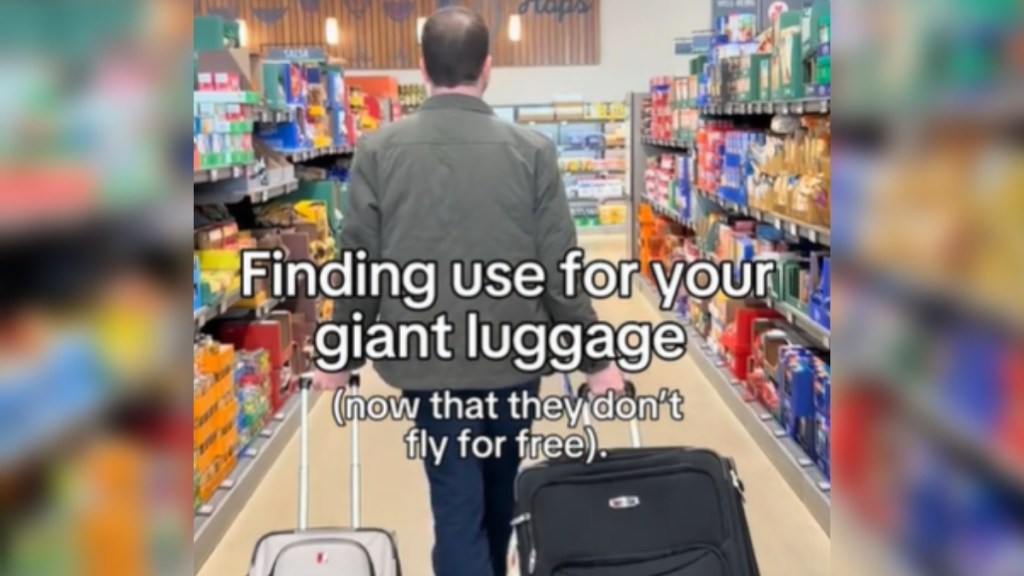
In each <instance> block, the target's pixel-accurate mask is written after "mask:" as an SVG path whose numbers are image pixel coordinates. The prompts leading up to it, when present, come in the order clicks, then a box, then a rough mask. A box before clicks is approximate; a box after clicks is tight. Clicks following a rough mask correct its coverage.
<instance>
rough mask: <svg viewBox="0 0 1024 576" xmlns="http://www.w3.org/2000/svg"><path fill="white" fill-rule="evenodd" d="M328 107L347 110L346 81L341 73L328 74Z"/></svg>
mask: <svg viewBox="0 0 1024 576" xmlns="http://www.w3.org/2000/svg"><path fill="white" fill-rule="evenodd" d="M327 107H328V108H330V109H339V110H341V109H344V108H345V80H344V78H343V77H342V75H341V73H340V72H328V73H327Z"/></svg>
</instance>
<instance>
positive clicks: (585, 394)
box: [565, 376, 644, 448]
mask: <svg viewBox="0 0 1024 576" xmlns="http://www.w3.org/2000/svg"><path fill="white" fill-rule="evenodd" d="M565 386H566V388H567V389H568V390H570V391H571V390H572V388H571V386H570V385H569V377H568V376H566V377H565ZM576 395H577V397H579V398H582V399H583V400H584V402H585V403H586V406H585V407H584V409H583V424H584V425H586V426H590V427H593V422H592V420H591V417H590V386H588V385H587V383H586V382H584V383H583V384H580V387H579V389H578V390H577V392H576ZM625 395H626V396H628V397H630V398H636V386H635V385H634V384H633V383H632V382H630V381H629V380H626V389H625ZM629 444H630V446H632V447H633V448H642V447H643V445H644V443H643V438H641V436H640V421H639V420H637V419H636V418H633V419H631V420H630V421H629Z"/></svg>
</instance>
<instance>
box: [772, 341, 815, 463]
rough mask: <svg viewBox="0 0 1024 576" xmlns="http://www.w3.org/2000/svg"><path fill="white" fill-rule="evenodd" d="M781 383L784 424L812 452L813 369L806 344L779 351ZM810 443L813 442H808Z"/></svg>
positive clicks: (791, 434)
mask: <svg viewBox="0 0 1024 576" xmlns="http://www.w3.org/2000/svg"><path fill="white" fill-rule="evenodd" d="M778 370H779V372H780V373H779V374H778V377H779V383H780V384H781V385H782V394H781V400H782V403H783V404H784V406H785V408H784V410H785V413H786V414H785V416H784V418H783V423H782V424H783V426H785V427H786V432H787V433H788V434H789V435H790V437H791V438H793V439H794V440H796V441H797V442H799V443H800V444H801V445H802V446H804V447H805V448H812V450H810V451H809V453H810V454H813V453H814V452H813V443H814V442H813V434H811V435H810V436H811V437H810V438H808V434H809V433H810V432H811V426H809V424H811V422H810V421H811V420H812V419H813V418H814V376H813V374H814V373H813V371H812V369H811V352H810V351H809V350H807V349H805V348H798V347H786V348H782V349H781V350H780V351H779V367H778ZM807 444H810V445H811V446H807Z"/></svg>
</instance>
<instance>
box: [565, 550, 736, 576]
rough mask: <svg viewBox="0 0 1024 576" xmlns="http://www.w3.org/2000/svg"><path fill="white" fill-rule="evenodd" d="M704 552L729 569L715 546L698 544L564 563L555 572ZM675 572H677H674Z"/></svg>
mask: <svg viewBox="0 0 1024 576" xmlns="http://www.w3.org/2000/svg"><path fill="white" fill-rule="evenodd" d="M698 550H703V551H706V552H708V553H710V554H711V555H712V556H714V557H715V559H717V560H718V562H719V563H720V564H721V565H722V566H723V567H728V566H729V563H728V561H727V560H726V558H725V554H723V553H722V551H721V550H720V549H718V548H716V547H715V546H710V545H706V544H698V545H696V546H688V547H686V548H681V549H678V550H669V551H666V552H657V553H653V554H651V553H647V554H634V555H631V556H623V557H619V558H608V559H602V560H579V561H575V562H564V563H562V564H559V565H558V566H556V567H555V569H554V572H558V571H560V570H563V569H565V568H616V567H629V566H630V565H631V564H636V563H638V562H653V561H656V560H662V559H665V558H671V557H673V556H678V555H680V554H686V553H688V552H696V551H698ZM673 572H675V570H673Z"/></svg>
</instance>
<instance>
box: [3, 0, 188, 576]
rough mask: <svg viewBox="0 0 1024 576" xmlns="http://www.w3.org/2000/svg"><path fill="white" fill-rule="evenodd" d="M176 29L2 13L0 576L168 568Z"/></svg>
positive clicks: (173, 524) (181, 391)
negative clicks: (8, 575) (0, 575)
mask: <svg viewBox="0 0 1024 576" xmlns="http://www.w3.org/2000/svg"><path fill="white" fill-rule="evenodd" d="M189 18H190V16H189V13H187V12H185V5H184V3H178V2H169V1H162V0H161V1H159V2H153V1H149V2H142V1H134V0H96V1H92V0H90V1H86V2H72V1H55V2H46V3H38V2H29V1H24V0H12V1H11V2H4V3H2V4H0V78H2V80H0V270H2V273H0V518H3V522H0V525H2V528H0V540H2V541H0V550H2V552H0V574H12V575H15V574H16V575H19V576H20V575H25V576H36V575H39V576H51V575H53V576H58V575H79V574H82V575H86V574H125V575H127V574H156V573H168V572H167V570H169V569H176V568H180V566H181V565H182V557H183V556H182V555H183V554H185V553H186V550H187V546H188V540H187V527H188V523H189V519H188V516H187V514H186V513H185V511H186V510H187V508H186V506H187V504H186V502H187V500H186V498H187V496H186V495H187V494H188V488H187V486H188V484H187V482H188V474H187V471H186V470H187V468H186V458H187V451H186V450H185V446H186V444H187V437H188V436H189V432H188V427H187V423H186V422H187V419H186V417H185V414H186V413H187V411H188V407H187V404H186V401H185V398H186V397H187V396H186V392H185V386H183V385H182V384H180V383H181V382H184V381H187V378H188V376H187V374H186V373H185V370H186V366H187V364H186V363H185V362H184V361H183V358H184V356H185V354H186V349H185V347H184V346H178V347H177V349H175V348H174V347H172V346H171V345H170V344H171V343H173V342H174V336H173V335H174V334H175V333H176V332H181V331H183V330H184V328H185V323H184V322H183V321H182V320H178V319H176V317H175V314H174V310H175V309H177V310H179V311H180V310H181V309H182V307H183V304H184V299H183V298H182V297H181V296H180V295H179V294H178V291H177V290H176V288H175V287H176V285H184V279H185V276H186V275H187V274H188V268H187V266H188V260H187V256H186V252H187V242H188V239H187V235H188V233H187V230H188V228H187V227H186V224H185V219H186V218H188V212H189V209H188V205H189V203H190V198H189V197H187V196H186V192H185V191H184V190H181V189H180V188H182V186H175V183H174V182H175V179H177V180H179V181H181V180H184V178H182V176H181V173H182V170H181V168H183V165H182V163H181V160H180V158H176V155H180V153H179V152H178V148H177V147H176V146H175V145H174V140H173V137H174V135H175V134H182V133H183V132H184V130H182V129H181V126H183V125H184V124H185V122H186V121H187V120H185V113H186V111H187V108H186V107H185V104H186V102H187V101H188V96H187V95H186V94H187V92H186V90H184V89H182V88H181V83H180V78H181V77H182V76H183V70H184V69H186V67H187V65H188V50H187V46H188V43H189V37H190V34H191V30H190V27H191V24H190V20H189ZM169 87H174V89H169ZM176 110H180V114H178V113H176V112H175V111H176ZM175 324H177V326H176V325H175ZM154 550H157V551H159V552H156V553H154ZM179 573H180V572H179Z"/></svg>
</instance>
